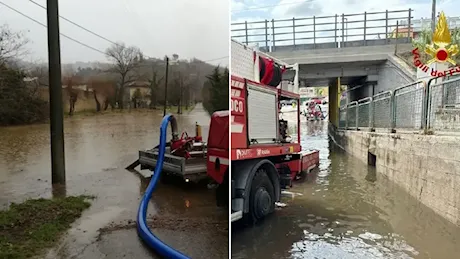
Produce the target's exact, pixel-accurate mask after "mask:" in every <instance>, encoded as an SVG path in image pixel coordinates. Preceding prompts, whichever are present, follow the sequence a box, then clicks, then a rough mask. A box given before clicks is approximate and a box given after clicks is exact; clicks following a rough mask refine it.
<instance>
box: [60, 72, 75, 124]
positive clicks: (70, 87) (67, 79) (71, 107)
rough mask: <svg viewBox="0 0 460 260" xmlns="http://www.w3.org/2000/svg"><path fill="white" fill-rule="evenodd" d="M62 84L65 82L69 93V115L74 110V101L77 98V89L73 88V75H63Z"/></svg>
mask: <svg viewBox="0 0 460 260" xmlns="http://www.w3.org/2000/svg"><path fill="white" fill-rule="evenodd" d="M63 82H64V84H66V90H67V93H68V94H69V116H72V115H73V113H74V112H75V103H77V99H78V90H76V89H74V88H73V86H74V85H76V83H77V82H76V79H75V77H73V76H68V77H65V78H64V80H63Z"/></svg>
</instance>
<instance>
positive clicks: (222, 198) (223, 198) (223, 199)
mask: <svg viewBox="0 0 460 260" xmlns="http://www.w3.org/2000/svg"><path fill="white" fill-rule="evenodd" d="M216 202H217V207H225V206H228V181H226V180H224V182H222V184H219V186H217V189H216Z"/></svg>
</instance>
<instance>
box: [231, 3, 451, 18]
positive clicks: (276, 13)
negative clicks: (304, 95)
mask: <svg viewBox="0 0 460 260" xmlns="http://www.w3.org/2000/svg"><path fill="white" fill-rule="evenodd" d="M231 2H232V4H231V8H232V21H237V20H238V21H242V20H260V19H273V18H274V19H277V18H292V17H309V16H314V15H315V16H325V15H335V14H339V15H340V14H342V13H345V14H353V13H363V12H365V11H367V12H378V11H385V10H386V9H388V10H405V9H409V8H411V9H413V10H414V15H413V16H414V18H420V17H431V0H383V1H382V0H303V1H302V0H231ZM263 7H265V8H263ZM437 9H438V11H444V12H445V13H446V15H447V16H460V0H437Z"/></svg>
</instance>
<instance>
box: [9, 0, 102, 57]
mask: <svg viewBox="0 0 460 260" xmlns="http://www.w3.org/2000/svg"><path fill="white" fill-rule="evenodd" d="M0 4H1V5H3V6H5V7H6V8H8V9H10V10H12V11H14V12H16V13H18V14H20V15H22V16H24V17H26V18H27V19H29V20H31V21H33V22H35V23H37V24H39V25H41V26H43V27H45V28H47V27H48V26H47V25H46V24H44V23H42V22H40V21H38V20H36V19H34V18H32V17H30V16H28V15H26V14H25V13H23V12H21V11H19V10H17V9H15V8H13V7H11V6H9V5H7V4H5V3H3V2H1V1H0ZM59 34H60V35H61V36H63V37H64V38H67V39H69V40H71V41H73V42H76V43H78V44H80V45H82V46H85V47H86V48H89V49H91V50H93V51H96V52H99V53H102V54H104V55H105V52H104V51H101V50H99V49H96V48H94V47H92V46H90V45H88V44H86V43H83V42H81V41H79V40H77V39H75V38H72V37H70V36H67V35H65V34H63V33H59Z"/></svg>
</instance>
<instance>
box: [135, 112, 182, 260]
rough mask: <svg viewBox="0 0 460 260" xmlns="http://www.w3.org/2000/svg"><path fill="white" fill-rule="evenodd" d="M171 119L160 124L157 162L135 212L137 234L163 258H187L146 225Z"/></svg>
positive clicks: (163, 156)
mask: <svg viewBox="0 0 460 260" xmlns="http://www.w3.org/2000/svg"><path fill="white" fill-rule="evenodd" d="M171 120H173V121H174V124H173V123H172V124H173V125H175V124H176V122H175V118H174V116H172V115H166V116H165V117H163V120H162V121H161V126H160V145H159V147H158V160H157V164H156V165H155V171H154V174H153V176H152V179H151V180H150V184H149V186H148V187H147V189H146V190H145V193H144V196H143V197H142V199H141V203H140V204H139V210H138V212H137V233H138V234H139V236H140V238H141V239H142V240H143V241H144V242H145V243H146V244H147V245H148V246H149V247H150V248H152V249H153V250H155V251H156V252H157V253H158V254H160V255H161V256H162V257H164V258H169V259H188V258H189V257H187V256H186V255H184V254H182V253H181V252H179V251H177V250H175V249H174V248H172V247H170V246H168V245H166V244H165V243H163V241H161V240H160V239H158V238H157V237H156V236H155V235H154V234H153V233H152V231H151V230H150V229H149V227H148V226H147V220H146V218H147V207H148V204H149V200H150V198H151V197H152V193H153V191H154V189H155V187H156V185H157V183H158V180H159V179H160V174H161V171H162V169H163V161H164V158H165V149H166V135H167V131H166V130H167V129H168V124H169V122H170V121H171Z"/></svg>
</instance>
